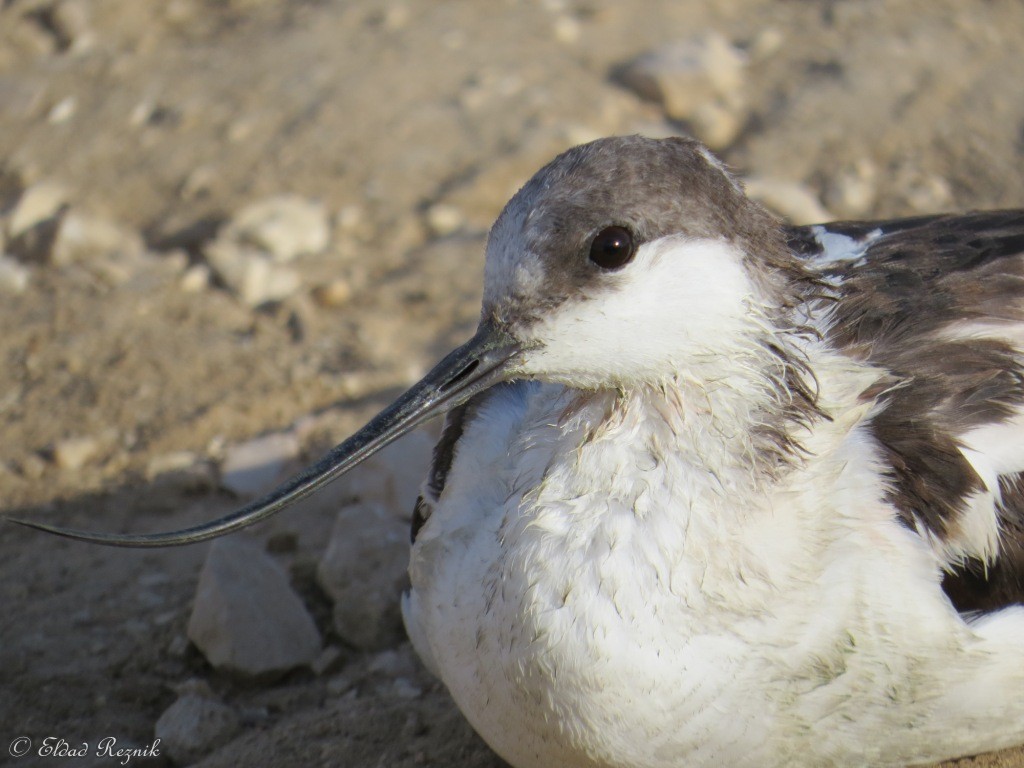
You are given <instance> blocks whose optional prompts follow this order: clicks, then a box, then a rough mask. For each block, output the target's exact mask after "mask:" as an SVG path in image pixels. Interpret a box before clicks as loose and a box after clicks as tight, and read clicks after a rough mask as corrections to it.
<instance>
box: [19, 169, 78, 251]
mask: <svg viewBox="0 0 1024 768" xmlns="http://www.w3.org/2000/svg"><path fill="white" fill-rule="evenodd" d="M67 202H68V190H67V188H66V187H65V186H64V185H63V184H58V183H57V182H54V181H40V182H38V183H36V184H33V185H32V186H31V187H29V188H28V189H26V190H25V191H24V192H22V193H21V196H20V197H19V198H18V202H17V203H16V204H15V206H14V209H13V210H12V211H11V212H10V214H9V215H8V217H7V236H8V237H9V238H11V239H14V238H16V237H19V236H20V235H22V234H24V233H25V232H27V231H28V230H30V229H32V228H33V227H35V226H37V225H39V224H41V223H43V222H44V221H48V220H50V219H53V218H55V217H56V216H57V215H58V214H59V213H60V212H61V211H62V210H63V209H64V207H65V206H66V205H67Z"/></svg>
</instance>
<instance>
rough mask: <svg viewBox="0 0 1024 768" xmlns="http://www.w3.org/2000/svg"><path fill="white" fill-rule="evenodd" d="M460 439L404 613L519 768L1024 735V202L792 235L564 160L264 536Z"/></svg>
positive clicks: (925, 748)
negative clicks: (422, 366) (474, 308)
mask: <svg viewBox="0 0 1024 768" xmlns="http://www.w3.org/2000/svg"><path fill="white" fill-rule="evenodd" d="M439 415H444V424H443V427H442V429H441V433H440V438H439V441H438V443H437V446H436V448H435V449H434V453H433V457H432V466H431V468H430V471H429V473H428V475H427V477H426V479H425V481H424V483H423V486H422V493H421V495H420V498H419V500H418V501H417V503H416V507H415V511H414V514H413V516H412V519H413V524H412V545H411V554H410V566H409V574H410V588H409V590H408V591H407V592H406V593H405V594H404V596H403V602H402V609H403V615H404V619H405V623H406V627H407V631H408V634H409V636H410V638H411V641H412V644H413V646H414V647H415V649H416V651H417V652H418V654H419V655H420V657H421V658H422V660H423V661H424V663H425V665H426V666H427V667H428V668H429V669H430V670H431V671H432V672H433V673H434V674H436V675H437V676H438V677H439V678H440V679H441V681H443V683H444V684H445V685H446V686H447V688H448V690H449V691H450V693H451V695H452V697H453V699H454V700H455V702H456V704H457V705H458V706H459V708H460V709H461V710H462V712H463V713H464V715H465V716H466V718H467V719H468V720H469V722H470V724H471V725H472V726H473V727H474V729H475V730H476V731H477V732H478V733H479V734H480V735H481V736H482V737H483V739H484V740H485V741H486V742H487V743H488V744H489V745H490V746H491V747H492V748H493V749H494V751H495V752H496V753H497V754H498V755H500V756H501V757H502V758H503V759H504V760H505V761H507V762H508V763H509V764H510V765H511V766H514V768H541V767H550V766H561V767H563V768H682V767H683V766H685V767H686V768H694V767H697V766H705V767H715V768H721V767H723V766H724V767H726V768H771V767H779V768H781V767H786V768H793V767H800V766H807V767H808V768H810V767H818V766H834V767H840V766H904V765H923V764H928V763H932V762H936V761H940V760H944V759H949V758H955V757H960V756H964V755H972V754H977V753H980V752H984V751H988V750H996V749H1000V748H1004V747H1009V746H1013V745H1017V744H1021V743H1024V210H1003V211H988V212H973V213H960V214H935V215H925V216H916V217H913V218H899V219H890V220H879V221H861V222H832V223H823V224H818V225H811V226H794V225H789V224H786V223H784V222H783V221H781V220H780V219H778V218H777V217H776V216H775V215H773V214H772V213H770V212H769V211H767V210H766V209H765V208H763V207H762V206H761V205H759V204H758V203H756V202H754V201H753V200H751V199H750V198H749V197H748V196H747V195H746V194H745V192H744V188H743V185H742V183H741V181H740V180H738V179H737V177H736V176H735V175H734V174H733V172H732V171H731V170H730V169H729V168H728V167H727V166H725V165H724V164H723V163H722V162H721V161H720V160H719V159H718V158H717V157H716V156H714V155H713V154H712V153H711V152H710V151H709V150H708V149H706V148H705V147H704V146H703V145H701V144H700V143H698V142H697V141H695V140H693V139H689V138H683V137H673V138H667V139H652V138H645V137H641V136H619V137H611V138H604V139H599V140H596V141H594V142H591V143H588V144H584V145H581V146H578V147H574V148H571V149H569V150H567V151H566V152H564V153H562V154H561V155H559V156H558V157H556V158H555V159H554V160H552V161H551V162H550V163H548V164H547V165H546V166H544V167H543V168H542V169H541V170H539V171H538V172H537V173H536V175H534V176H533V177H532V178H531V179H530V180H529V181H528V182H527V183H526V184H525V185H524V186H523V187H522V188H521V189H520V190H519V191H518V192H517V193H516V194H515V195H514V196H513V197H512V199H511V200H510V201H509V202H508V204H507V205H506V206H505V208H504V210H503V211H502V212H501V214H500V215H499V217H498V218H497V220H496V222H495V223H494V225H493V227H492V229H491V230H490V233H489V235H488V239H487V245H486V253H485V267H484V285H483V302H482V310H481V316H480V323H479V326H478V329H477V331H476V333H475V335H474V336H473V337H472V339H471V340H470V341H468V342H467V343H466V344H464V345H463V346H461V347H459V348H458V349H456V350H455V351H454V352H452V353H450V354H449V355H448V356H447V357H445V358H444V359H443V360H442V361H441V362H440V363H439V364H438V365H437V366H436V367H435V368H434V369H433V370H431V371H430V372H429V373H428V374H427V375H426V376H425V377H424V378H423V379H422V380H421V381H420V382H419V383H417V384H415V385H413V386H412V387H411V388H410V389H409V390H408V391H407V392H406V393H405V394H404V395H402V396H401V397H399V398H398V399H397V400H396V401H395V402H394V403H393V404H392V405H390V406H388V407H387V408H385V409H384V410H383V411H382V412H381V414H379V415H378V416H377V417H375V418H374V419H372V420H371V421H370V422H369V423H368V424H367V425H366V427H364V428H363V429H362V430H360V431H359V432H357V433H356V434H355V435H354V436H353V437H351V438H350V439H348V440H346V441H345V442H343V443H341V444H340V445H338V446H337V447H335V448H334V449H332V450H331V451H330V452H329V453H328V454H327V455H326V456H324V457H323V459H321V460H320V461H319V462H317V463H316V464H315V465H314V466H312V467H311V468H309V469H308V470H306V471H305V472H303V473H302V474H300V475H298V476H297V477H295V478H294V479H292V480H291V481H289V482H287V483H286V484H285V485H283V486H281V487H280V488H278V489H277V490H275V491H273V492H271V493H270V494H269V495H268V496H266V497H265V498H262V499H259V500H257V501H255V502H253V503H252V504H249V505H247V506H245V507H243V508H242V509H240V510H238V511H236V512H233V513H231V514H230V515H228V516H226V517H224V518H221V519H219V520H215V521H213V522H209V523H203V524H199V525H196V526H194V527H192V528H189V529H185V530H183V531H172V532H165V533H156V534H110V533H93V532H86V531H79V530H69V529H65V528H60V527H57V526H54V525H51V524H49V523H43V522H40V521H38V520H17V521H16V522H21V523H23V524H26V525H31V526H33V527H36V528H39V529H42V530H47V531H50V532H54V533H59V534H62V535H66V536H71V537H74V538H80V539H84V540H88V541H94V542H98V543H103V544H112V545H120V546H147V547H148V546H167V545H179V544H187V543H191V542H195V541H201V540H204V539H207V538H212V537H214V536H219V535H223V534H225V533H230V532H232V531H235V530H238V529H240V528H243V527H245V526H247V525H251V524H253V523H255V522H257V521H259V520H263V519H265V518H267V517H269V516H270V515H272V514H276V513H277V512H279V511H280V510H282V509H284V508H286V507H287V506H288V505H289V504H291V503H293V502H294V501H296V500H298V499H300V498H303V497H304V496H306V495H308V494H310V493H312V492H314V491H315V490H316V489H317V488H319V487H320V486H322V485H323V484H324V483H326V482H328V481H330V480H331V479H333V478H335V477H337V476H338V475H340V474H342V473H344V472H347V471H349V470H350V469H351V468H352V467H354V466H356V465H357V464H358V463H359V462H361V461H362V460H363V459H365V458H366V457H367V456H369V455H371V454H372V453H373V452H375V451H376V450H379V449H380V448H381V447H383V446H384V445H386V444H388V443H389V442H391V441H392V440H394V439H397V438H398V437H399V436H401V435H402V434H405V433H406V432H408V431H409V430H411V429H412V428H414V427H415V426H417V425H418V424H420V423H422V422H423V421H425V420H426V419H428V418H431V417H433V416H439Z"/></svg>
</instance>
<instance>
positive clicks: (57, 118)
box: [46, 96, 78, 125]
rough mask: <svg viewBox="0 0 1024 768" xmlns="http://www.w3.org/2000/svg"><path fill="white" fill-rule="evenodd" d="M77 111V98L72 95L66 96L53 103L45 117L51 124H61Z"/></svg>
mask: <svg viewBox="0 0 1024 768" xmlns="http://www.w3.org/2000/svg"><path fill="white" fill-rule="evenodd" d="M77 111H78V99H76V98H75V97H74V96H67V97H65V98H63V99H61V100H60V101H58V102H57V103H56V104H54V105H53V108H52V109H51V110H50V113H49V114H48V115H47V116H46V119H47V121H48V122H50V123H51V124H53V125H61V124H63V123H66V122H68V121H69V120H70V119H71V118H73V117H74V116H75V112H77Z"/></svg>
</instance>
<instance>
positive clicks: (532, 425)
mask: <svg viewBox="0 0 1024 768" xmlns="http://www.w3.org/2000/svg"><path fill="white" fill-rule="evenodd" d="M563 407H564V402H563V401H561V400H560V399H559V396H558V389H557V388H554V387H540V386H538V385H525V384H521V385H517V386H514V387H508V388H504V389H502V390H500V391H499V392H498V393H496V395H495V396H494V397H492V398H491V400H490V401H489V402H488V404H487V406H486V407H485V408H484V409H483V410H482V411H481V413H480V414H479V417H478V420H477V421H476V422H474V423H473V424H471V425H470V427H469V428H468V429H467V432H466V434H465V435H464V436H463V440H464V443H463V444H462V447H461V448H460V452H459V453H458V454H457V457H456V462H455V465H454V466H453V468H452V471H451V473H450V475H449V481H448V485H447V487H446V489H445V492H444V494H443V495H442V499H441V504H440V505H439V507H438V509H436V510H435V512H434V514H433V516H432V517H431V518H430V520H429V521H428V522H427V524H426V526H425V527H424V528H423V530H422V531H421V532H420V535H419V537H418V539H417V543H416V545H415V546H414V548H413V557H412V564H411V567H410V574H411V577H412V587H413V589H412V592H411V594H410V596H409V597H408V599H407V601H406V604H405V616H406V623H407V626H408V627H409V632H410V635H411V637H412V638H413V641H414V643H415V645H416V647H417V650H418V651H419V652H420V654H421V655H422V656H423V657H424V659H425V661H426V662H427V663H428V665H429V666H431V667H432V668H433V670H434V671H435V672H436V673H437V674H438V675H439V676H440V677H441V679H442V680H443V681H444V682H445V684H446V685H447V686H448V688H449V690H450V691H451V693H452V696H453V697H454V699H455V701H456V702H457V703H458V705H459V707H460V708H461V709H462V711H463V713H464V714H465V715H466V717H467V718H468V719H469V721H470V722H471V723H472V725H473V726H474V728H476V730H477V731H478V732H479V733H480V734H481V735H482V736H483V738H484V739H485V740H486V741H487V742H488V743H489V744H490V745H491V746H492V747H493V748H494V749H495V751H497V752H498V753H499V754H500V755H501V756H502V757H503V758H504V759H506V760H507V761H508V762H509V763H511V764H512V765H513V766H515V767H516V768H542V767H545V768H550V767H552V766H566V767H567V768H573V767H575V766H580V767H583V766H588V767H589V766H615V768H662V767H664V768H676V767H681V766H687V768H692V767H693V766H715V767H720V766H734V767H736V768H742V767H743V766H751V768H767V767H769V766H780V767H781V766H787V767H790V766H802V765H803V766H829V765H836V766H838V765H904V764H907V763H909V762H913V761H915V760H917V761H927V760H933V759H940V758H942V757H946V756H953V755H956V754H962V753H966V752H970V751H972V745H973V744H975V743H977V744H980V745H982V747H981V748H992V747H994V746H999V745H1000V744H999V743H998V742H1000V740H1001V741H1002V743H1005V744H1012V743H1014V742H1015V741H1020V740H1024V694H1020V693H1019V691H1021V690H1024V687H1022V686H1024V610H1021V611H1019V612H1017V613H1016V614H1014V613H1013V612H1004V613H1006V617H1005V618H1004V621H1003V623H1002V624H999V625H998V628H997V630H996V631H995V634H1000V635H1001V636H1002V640H1000V641H999V643H998V645H999V652H1001V653H1002V656H1001V657H1000V658H999V659H996V660H993V659H992V657H991V654H990V653H989V651H992V650H993V648H995V643H996V641H993V640H988V639H986V638H985V637H981V638H979V637H976V636H974V635H972V633H971V632H970V631H969V630H968V629H967V627H965V626H964V625H963V623H962V622H961V621H960V620H959V618H958V617H956V615H955V614H954V613H953V612H952V610H951V609H950V608H949V607H948V605H946V604H945V603H944V601H943V600H942V598H941V591H940V590H939V588H938V585H937V576H935V575H934V574H931V573H930V572H929V570H928V568H929V565H928V563H929V561H928V558H929V553H928V550H927V548H926V547H925V546H924V545H923V544H921V543H920V542H918V541H916V539H915V537H914V535H913V534H910V533H909V532H907V531H904V530H903V529H901V528H899V527H898V526H896V525H895V524H893V525H892V527H891V530H890V529H888V528H882V529H879V530H867V531H858V530H852V531H851V530H843V531H841V532H840V533H841V536H837V537H836V542H838V543H836V542H830V541H828V540H827V537H822V536H820V535H818V534H820V532H816V534H815V536H814V543H813V544H810V543H808V541H806V540H805V539H806V536H805V532H804V533H802V531H803V529H804V528H806V521H805V520H801V519H798V517H793V519H790V518H789V517H788V516H787V515H776V516H773V517H772V518H771V519H770V521H769V522H767V523H765V522H763V521H762V522H759V523H756V524H751V525H748V526H747V529H745V530H743V531H738V530H733V529H732V528H731V527H730V526H732V525H733V522H734V521H732V520H731V519H728V516H727V515H717V516H716V515H713V514H711V512H713V511H714V510H711V509H700V508H699V505H698V506H696V507H695V506H693V505H691V506H690V509H689V513H687V510H686V509H681V510H680V509H676V510H672V509H671V508H672V507H673V505H675V506H678V505H680V504H681V503H683V505H684V506H686V505H685V503H684V502H683V501H681V499H680V495H681V494H682V495H683V498H684V499H685V498H696V496H694V495H693V494H694V493H696V491H694V489H693V488H691V487H690V486H693V485H694V484H695V482H696V481H695V480H694V478H692V477H685V476H682V475H681V474H680V473H683V470H681V469H680V468H679V467H674V466H671V462H669V463H668V464H666V462H664V461H659V456H658V454H657V451H654V455H653V458H652V455H651V452H650V451H647V450H646V449H644V448H643V445H644V444H645V440H646V441H647V442H650V439H651V438H653V439H654V441H655V442H657V437H658V436H657V435H653V436H652V435H646V436H644V435H642V434H641V435H639V436H636V435H634V438H635V439H634V441H633V443H632V445H634V446H639V447H637V448H636V450H633V451H626V452H622V451H618V452H615V453H612V452H611V451H610V450H609V451H606V450H604V449H601V448H599V447H596V446H595V447H592V448H588V449H587V451H586V452H581V451H576V450H566V447H567V446H566V444H560V443H559V441H558V439H556V434H557V435H563V436H564V435H568V437H567V438H566V439H567V440H569V441H570V442H571V440H572V439H574V438H573V437H572V430H571V429H570V428H565V427H563V428H555V427H553V426H551V425H552V424H554V423H555V422H556V421H557V415H558V414H559V413H561V411H562V409H563ZM583 420H584V421H585V418H584V419H583ZM635 427H636V425H628V424H627V425H624V427H623V428H630V429H634V432H635ZM610 444H613V445H614V444H618V445H622V443H621V441H611V443H610ZM465 446H472V448H471V449H466V448H465ZM661 458H664V457H661ZM683 474H685V473H683ZM669 476H673V477H671V478H670V477H669ZM630 477H633V478H640V479H639V480H635V481H631V480H629V478H630ZM602 478H603V480H604V482H602ZM716 482H718V483H719V484H720V485H721V484H722V483H723V480H722V479H721V478H718V479H717V480H716ZM727 485H728V483H727V481H725V485H724V486H722V488H721V490H724V491H727V490H728V488H727ZM584 491H585V492H584ZM720 492H721V491H720ZM687 493H690V494H691V495H690V497H687V496H686V494H687ZM524 494H525V499H524ZM666 508H668V512H670V514H668V513H666ZM861 540H863V541H864V546H863V547H860V548H859V547H858V545H859V544H860V543H861ZM844 550H849V551H846V552H844ZM821 563H827V567H825V566H822V565H821ZM893 584H906V585H907V589H906V591H905V592H906V593H905V594H892V593H893ZM1014 633H1016V637H1015V638H1014ZM958 665H959V666H958ZM986 665H987V666H986ZM978 681H984V682H978ZM982 686H984V687H982ZM981 690H984V691H985V696H987V697H988V701H987V702H986V701H975V702H972V704H976V706H975V708H974V709H973V710H970V711H966V712H965V711H963V706H962V705H961V703H960V702H961V701H963V700H964V699H965V697H966V698H969V697H974V698H975V699H979V698H981V697H980V696H979V691H981ZM979 728H980V729H981V730H983V731H985V733H981V732H980V731H979ZM922 756H923V759H922Z"/></svg>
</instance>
